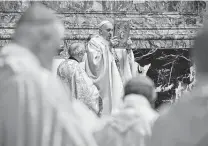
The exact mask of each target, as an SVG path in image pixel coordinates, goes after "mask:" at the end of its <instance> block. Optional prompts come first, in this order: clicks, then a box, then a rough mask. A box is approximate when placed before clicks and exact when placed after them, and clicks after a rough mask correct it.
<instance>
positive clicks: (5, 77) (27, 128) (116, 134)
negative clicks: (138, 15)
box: [0, 4, 208, 146]
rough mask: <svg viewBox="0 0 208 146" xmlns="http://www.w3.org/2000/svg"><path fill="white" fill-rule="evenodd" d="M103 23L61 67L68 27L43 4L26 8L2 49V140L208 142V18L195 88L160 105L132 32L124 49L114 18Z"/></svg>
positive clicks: (84, 145)
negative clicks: (58, 57) (137, 58)
mask: <svg viewBox="0 0 208 146" xmlns="http://www.w3.org/2000/svg"><path fill="white" fill-rule="evenodd" d="M98 28H99V33H98V34H97V35H94V36H92V37H91V38H90V40H89V41H88V42H87V43H72V44H70V46H69V47H68V48H67V52H68V55H69V57H67V58H62V59H61V61H59V62H58V63H56V64H55V65H54V64H53V60H54V56H56V54H57V50H58V49H57V48H60V44H61V41H62V39H63V37H64V32H65V28H64V25H63V24H62V22H61V20H59V18H57V15H56V13H55V12H54V11H52V10H51V9H49V8H47V7H45V6H44V5H41V4H33V5H32V6H31V7H29V8H28V9H27V10H26V11H25V13H24V14H23V15H22V16H21V18H20V19H19V21H18V23H17V25H16V29H15V33H14V35H13V38H12V41H11V42H10V43H9V44H7V45H5V46H4V47H3V48H2V49H1V52H0V146H208V66H207V64H206V63H207V62H208V57H207V56H208V48H207V46H208V24H206V23H205V25H204V27H203V28H202V29H201V30H200V31H199V33H198V35H197V37H196V40H195V43H194V46H193V49H192V50H191V58H192V60H193V61H194V63H195V65H196V68H197V75H196V79H197V82H196V85H195V87H194V89H193V90H192V91H191V92H190V93H186V94H185V95H183V97H182V98H181V99H180V100H179V101H177V103H174V104H173V105H171V106H167V105H164V106H161V108H160V109H159V110H158V111H156V110H155V107H154V105H155V101H156V99H157V94H156V90H155V85H154V82H153V81H152V80H151V79H150V78H149V77H148V76H145V75H142V74H140V73H139V72H138V66H139V65H138V64H137V63H136V62H135V59H134V54H133V51H132V48H133V47H132V41H131V38H129V39H128V41H127V46H126V47H125V48H118V47H117V45H118V42H119V40H118V38H117V37H115V36H113V23H112V22H110V21H107V20H103V21H102V22H101V23H100V24H99V25H98ZM54 66H55V67H54Z"/></svg>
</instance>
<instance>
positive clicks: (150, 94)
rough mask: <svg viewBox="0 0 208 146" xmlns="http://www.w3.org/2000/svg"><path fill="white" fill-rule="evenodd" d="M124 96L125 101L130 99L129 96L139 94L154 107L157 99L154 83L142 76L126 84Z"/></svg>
mask: <svg viewBox="0 0 208 146" xmlns="http://www.w3.org/2000/svg"><path fill="white" fill-rule="evenodd" d="M124 94H125V95H124V98H123V100H124V101H125V99H126V98H127V97H128V96H127V95H130V94H137V95H142V96H144V97H145V98H146V99H147V100H148V101H149V102H150V104H153V105H154V102H155V100H156V98H157V94H156V91H155V85H154V82H153V81H152V79H150V78H149V77H148V76H142V75H139V76H137V77H134V78H132V79H131V80H129V81H128V82H127V83H126V85H125V87H124Z"/></svg>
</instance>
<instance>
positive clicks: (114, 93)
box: [85, 36, 123, 114]
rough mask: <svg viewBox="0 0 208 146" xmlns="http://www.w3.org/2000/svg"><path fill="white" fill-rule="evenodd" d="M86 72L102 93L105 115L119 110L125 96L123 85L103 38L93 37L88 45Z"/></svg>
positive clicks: (106, 42) (107, 43) (107, 44)
mask: <svg viewBox="0 0 208 146" xmlns="http://www.w3.org/2000/svg"><path fill="white" fill-rule="evenodd" d="M85 70H86V72H87V74H88V76H89V77H90V78H91V79H92V80H93V82H94V83H95V85H96V86H97V87H98V90H99V91H100V95H101V98H102V100H103V112H102V113H103V114H110V113H112V112H114V111H115V110H116V109H117V108H119V106H120V104H121V97H122V96H123V84H122V79H121V77H120V74H119V71H118V68H117V66H116V63H115V58H114V56H113V54H112V53H111V51H110V47H109V42H108V41H107V40H105V39H104V38H103V37H101V36H95V37H93V38H92V39H91V40H90V41H89V43H88V50H87V57H86V60H85Z"/></svg>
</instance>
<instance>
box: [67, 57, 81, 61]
mask: <svg viewBox="0 0 208 146" xmlns="http://www.w3.org/2000/svg"><path fill="white" fill-rule="evenodd" d="M69 59H72V60H75V61H77V62H79V61H78V60H77V59H76V58H74V57H69Z"/></svg>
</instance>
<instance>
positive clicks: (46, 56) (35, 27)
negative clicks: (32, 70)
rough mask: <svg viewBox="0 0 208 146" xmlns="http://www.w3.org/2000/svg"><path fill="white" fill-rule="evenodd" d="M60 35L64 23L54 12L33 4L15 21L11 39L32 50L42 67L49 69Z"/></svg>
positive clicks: (58, 44) (61, 35)
mask: <svg viewBox="0 0 208 146" xmlns="http://www.w3.org/2000/svg"><path fill="white" fill-rule="evenodd" d="M62 37H64V25H63V24H62V22H61V21H60V20H58V18H57V17H56V15H55V13H54V12H53V11H52V10H49V9H48V8H46V7H45V6H43V5H41V4H34V5H32V6H31V7H30V8H28V9H27V10H26V12H25V13H24V14H23V15H22V17H21V18H20V20H19V22H18V23H17V27H16V31H15V34H14V36H13V40H14V42H15V43H17V44H19V45H21V46H23V47H25V48H27V49H29V50H30V51H31V52H33V53H34V54H35V55H36V56H37V58H38V59H39V60H40V63H41V65H42V66H43V67H45V68H48V69H51V66H52V59H53V57H54V56H55V55H56V53H57V49H58V48H59V46H60V43H61V39H62Z"/></svg>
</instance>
